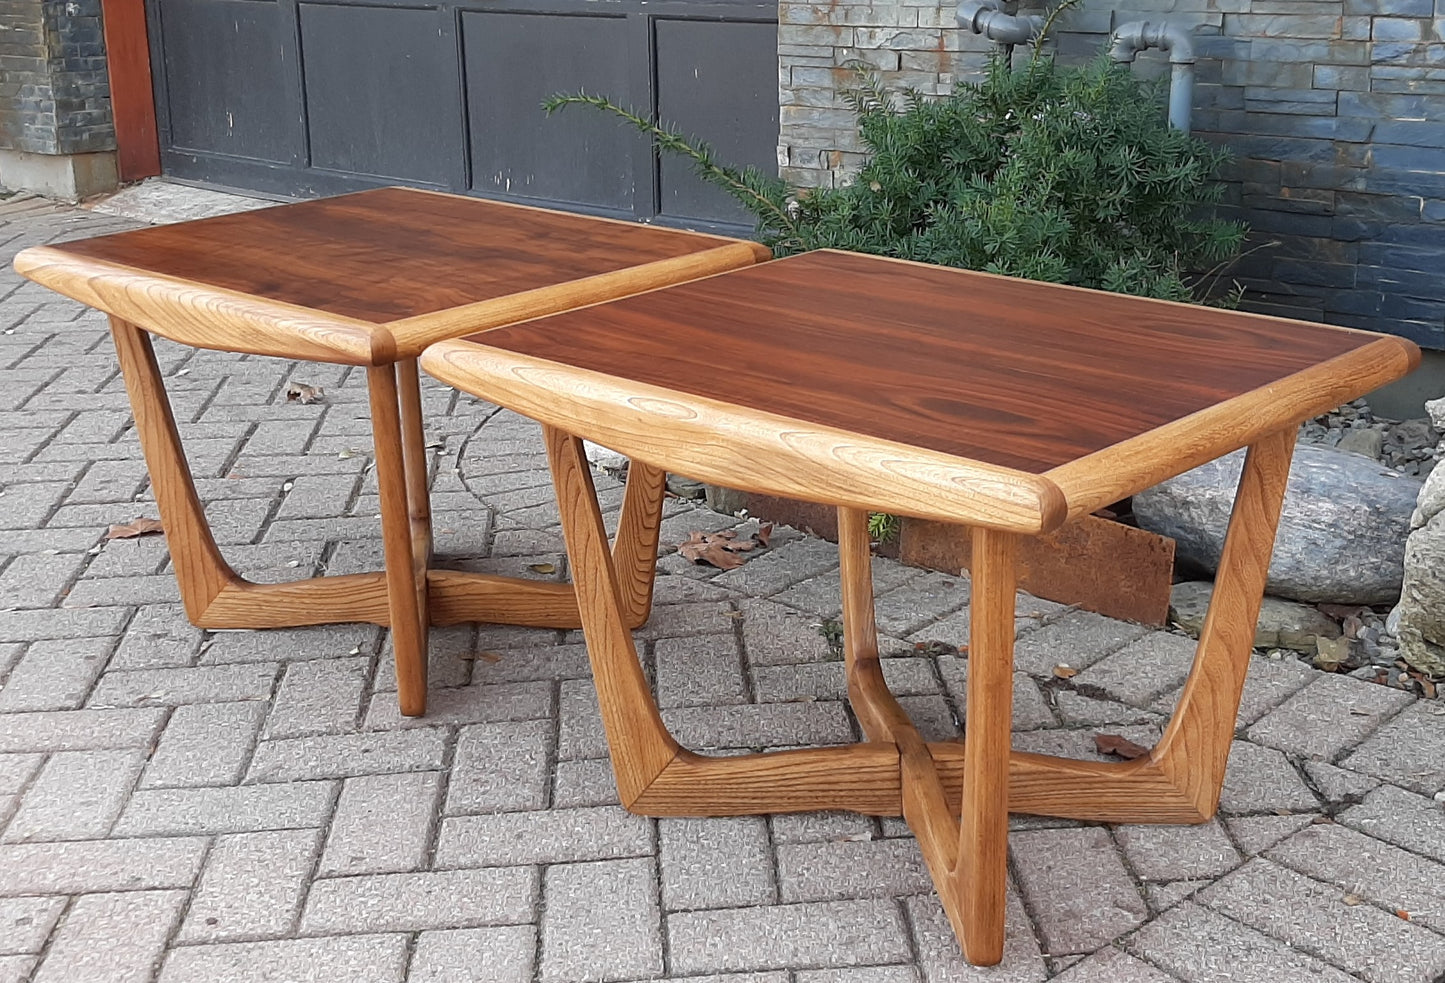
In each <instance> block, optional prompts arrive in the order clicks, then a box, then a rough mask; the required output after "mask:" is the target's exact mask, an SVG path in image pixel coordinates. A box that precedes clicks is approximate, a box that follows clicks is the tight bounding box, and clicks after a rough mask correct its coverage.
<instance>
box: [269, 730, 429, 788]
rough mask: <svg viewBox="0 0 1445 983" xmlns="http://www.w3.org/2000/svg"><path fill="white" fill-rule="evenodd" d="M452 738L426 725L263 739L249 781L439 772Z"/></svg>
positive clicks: (282, 780)
mask: <svg viewBox="0 0 1445 983" xmlns="http://www.w3.org/2000/svg"><path fill="white" fill-rule="evenodd" d="M423 719H425V718H423ZM446 739H447V735H446V732H445V731H443V730H441V729H440V728H436V727H426V728H422V729H419V730H404V731H395V732H385V731H380V732H376V733H366V734H340V735H328V736H320V737H295V738H288V739H286V740H279V741H262V742H261V743H260V744H259V745H258V746H257V748H256V756H255V757H254V758H253V759H252V760H251V769H250V772H249V774H248V775H247V776H246V780H247V781H250V782H278V783H279V782H300V781H306V780H308V779H316V778H352V777H355V776H357V775H378V774H384V773H387V772H396V771H435V770H437V769H438V768H440V767H441V766H442V761H443V758H444V756H445V753H446Z"/></svg>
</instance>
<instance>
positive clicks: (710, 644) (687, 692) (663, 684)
mask: <svg viewBox="0 0 1445 983" xmlns="http://www.w3.org/2000/svg"><path fill="white" fill-rule="evenodd" d="M653 651H654V659H655V664H656V678H657V682H656V687H657V703H658V706H662V707H695V706H715V705H717V704H728V703H744V702H746V701H747V698H748V693H747V685H746V683H744V682H743V667H742V659H741V657H740V656H739V654H738V646H737V639H736V638H734V637H733V636H732V635H698V636H697V637H695V638H663V639H659V640H658V642H657V645H656V647H655V648H654V650H653Z"/></svg>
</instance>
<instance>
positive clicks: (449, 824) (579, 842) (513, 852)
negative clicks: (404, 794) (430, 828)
mask: <svg viewBox="0 0 1445 983" xmlns="http://www.w3.org/2000/svg"><path fill="white" fill-rule="evenodd" d="M651 852H652V824H651V823H650V822H649V821H648V820H647V819H645V818H643V817H642V816H634V815H631V814H630V813H626V812H623V811H622V810H621V809H618V808H616V807H615V806H598V807H595V808H590V809H553V810H549V811H547V812H499V813H495V814H493V815H487V816H456V817H452V818H449V819H444V820H442V825H441V832H440V834H439V835H438V837H437V850H436V865H437V866H438V867H478V866H505V865H508V864H539V863H540V864H548V863H569V862H572V861H578V860H601V859H607V858H614V857H639V856H644V855H647V854H650V853H651Z"/></svg>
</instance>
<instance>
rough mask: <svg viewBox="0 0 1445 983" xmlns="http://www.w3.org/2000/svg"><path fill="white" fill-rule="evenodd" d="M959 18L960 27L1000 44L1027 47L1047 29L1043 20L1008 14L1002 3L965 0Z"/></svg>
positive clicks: (959, 10) (957, 16)
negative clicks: (1044, 27)
mask: <svg viewBox="0 0 1445 983" xmlns="http://www.w3.org/2000/svg"><path fill="white" fill-rule="evenodd" d="M955 19H956V20H957V21H958V24H959V26H960V27H966V28H968V29H969V30H970V31H972V32H973V33H974V34H982V35H983V36H984V37H986V38H988V39H989V40H990V41H995V42H997V43H999V44H1027V43H1028V42H1030V41H1032V40H1033V39H1034V38H1036V37H1038V34H1039V31H1041V30H1043V26H1044V20H1043V18H1042V17H1037V16H1028V17H1019V16H1016V15H1013V14H1008V13H1005V12H1004V11H1003V9H1002V6H1001V4H1000V3H999V0H962V2H961V3H959V5H958V11H957V13H956V15H955Z"/></svg>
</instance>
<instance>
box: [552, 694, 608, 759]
mask: <svg viewBox="0 0 1445 983" xmlns="http://www.w3.org/2000/svg"><path fill="white" fill-rule="evenodd" d="M559 694H560V695H559V696H558V700H557V702H558V710H557V715H558V716H559V717H560V718H561V723H560V733H559V735H558V738H557V757H558V758H560V759H562V760H564V761H570V760H575V759H577V758H600V757H603V756H605V755H606V754H607V735H606V733H605V732H604V731H603V729H602V714H601V712H600V711H599V710H598V707H597V690H596V688H595V687H594V686H593V685H592V681H591V680H590V679H564V680H562V684H561V686H560V687H559Z"/></svg>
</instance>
